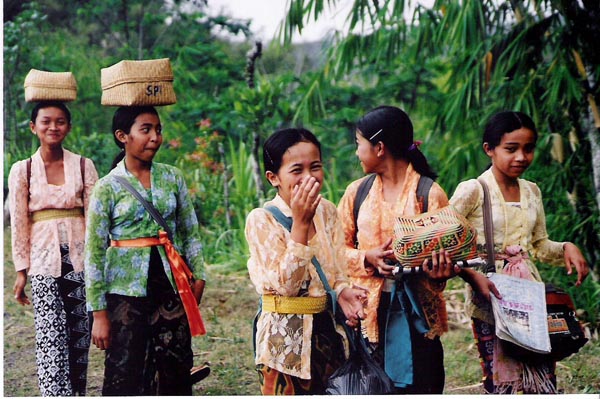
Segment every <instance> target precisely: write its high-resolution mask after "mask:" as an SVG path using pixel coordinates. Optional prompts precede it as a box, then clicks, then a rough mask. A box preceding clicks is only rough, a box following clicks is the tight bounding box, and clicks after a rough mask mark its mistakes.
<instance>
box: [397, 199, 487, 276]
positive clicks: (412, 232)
mask: <svg viewBox="0 0 600 399" xmlns="http://www.w3.org/2000/svg"><path fill="white" fill-rule="evenodd" d="M394 237H395V239H394V242H393V250H394V255H395V256H396V259H397V260H398V262H400V264H401V265H402V266H405V267H406V266H409V267H418V266H422V265H423V262H424V261H425V260H426V259H431V252H432V251H434V250H436V251H438V250H439V249H440V247H443V248H444V249H445V250H446V251H448V253H449V254H450V256H451V257H452V260H453V261H455V262H458V261H464V260H467V259H470V258H474V257H475V256H477V248H476V244H477V231H476V230H475V229H474V228H473V226H471V224H470V223H469V222H468V221H467V220H466V219H465V217H464V216H462V215H461V214H460V213H458V212H457V211H456V209H454V207H453V206H452V205H448V206H446V207H443V208H440V209H437V210H435V211H431V212H426V213H422V214H419V215H416V216H400V217H398V218H397V219H396V223H395V225H394Z"/></svg>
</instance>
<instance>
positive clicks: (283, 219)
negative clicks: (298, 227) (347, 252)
mask: <svg viewBox="0 0 600 399" xmlns="http://www.w3.org/2000/svg"><path fill="white" fill-rule="evenodd" d="M265 209H266V210H267V211H269V212H270V213H271V214H272V215H273V217H274V218H275V220H277V221H278V222H279V223H280V224H281V225H282V226H283V227H285V228H286V230H287V231H292V218H290V217H287V216H285V215H284V214H283V212H281V210H280V209H279V208H277V207H276V206H272V205H270V206H265ZM311 261H312V264H313V265H314V266H315V269H317V273H318V274H319V278H320V279H321V283H323V287H324V288H325V291H327V295H329V297H330V298H331V305H332V310H333V314H334V316H335V308H336V303H337V299H336V293H335V291H334V290H333V289H331V286H330V285H329V282H328V281H327V278H326V277H325V273H324V272H323V269H322V268H321V264H320V263H319V261H318V260H317V257H316V256H313V257H312V259H311Z"/></svg>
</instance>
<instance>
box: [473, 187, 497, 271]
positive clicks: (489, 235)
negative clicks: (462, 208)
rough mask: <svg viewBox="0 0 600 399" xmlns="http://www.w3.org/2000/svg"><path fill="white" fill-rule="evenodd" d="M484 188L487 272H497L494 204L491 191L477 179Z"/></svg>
mask: <svg viewBox="0 0 600 399" xmlns="http://www.w3.org/2000/svg"><path fill="white" fill-rule="evenodd" d="M477 180H478V181H479V184H481V187H482V188H483V231H484V234H485V250H486V252H487V258H488V264H487V270H486V272H495V271H496V262H495V258H496V255H495V254H494V221H493V220H492V204H491V200H490V190H489V188H488V185H487V184H486V182H485V181H483V179H482V178H479V179H477Z"/></svg>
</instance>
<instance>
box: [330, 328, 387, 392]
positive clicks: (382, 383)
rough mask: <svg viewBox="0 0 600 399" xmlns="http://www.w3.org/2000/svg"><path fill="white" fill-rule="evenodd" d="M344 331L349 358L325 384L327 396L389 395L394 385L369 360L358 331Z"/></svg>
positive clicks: (363, 341) (374, 363) (373, 362)
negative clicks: (346, 336)
mask: <svg viewBox="0 0 600 399" xmlns="http://www.w3.org/2000/svg"><path fill="white" fill-rule="evenodd" d="M349 330H350V329H346V333H347V335H348V340H349V341H350V357H349V358H348V360H346V362H345V363H344V364H342V366H341V367H340V368H339V369H337V370H336V371H335V372H334V373H333V374H332V375H331V377H329V380H328V382H327V389H326V392H327V394H329V395H381V394H387V393H391V392H392V390H393V389H394V385H393V383H392V381H391V380H390V378H389V377H388V376H387V374H386V373H385V371H384V370H383V369H382V368H381V367H380V366H379V365H378V364H377V363H376V362H375V361H374V360H373V359H372V358H371V355H370V354H369V352H368V350H367V345H366V343H365V340H364V338H363V336H362V334H361V333H360V331H354V330H352V331H349Z"/></svg>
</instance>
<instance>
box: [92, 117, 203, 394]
mask: <svg viewBox="0 0 600 399" xmlns="http://www.w3.org/2000/svg"><path fill="white" fill-rule="evenodd" d="M113 132H114V139H115V142H116V143H117V145H118V146H119V147H120V148H121V149H122V150H123V151H122V153H121V154H120V156H119V157H117V159H118V158H122V159H121V160H120V161H118V163H116V165H115V166H114V168H113V170H111V172H110V173H109V174H108V175H106V176H105V177H103V178H102V179H100V180H99V181H98V183H97V184H96V186H95V187H94V191H93V193H92V196H91V199H90V205H89V210H88V216H87V229H88V230H87V233H86V246H85V273H86V276H85V280H86V289H87V307H88V310H89V311H92V312H93V316H94V321H93V327H92V342H93V343H94V345H96V346H97V347H98V348H99V349H101V350H105V351H106V358H105V371H104V384H103V388H102V395H103V396H104V395H119V396H121V395H136V396H140V395H144V396H146V395H156V394H158V395H191V394H192V390H191V380H190V368H191V367H192V349H191V334H190V328H189V325H188V320H187V318H186V312H185V310H184V308H183V305H182V301H181V298H180V295H179V294H178V291H177V286H176V284H175V280H174V277H173V274H172V272H171V267H170V264H169V260H168V259H167V254H166V253H165V248H164V247H163V246H161V245H153V246H133V245H132V246H129V245H123V243H131V242H136V241H137V242H141V241H143V240H148V239H150V240H152V239H155V238H156V237H157V236H158V232H159V230H161V227H160V226H159V225H158V223H157V222H155V221H154V219H153V218H152V216H150V214H149V213H148V212H147V211H146V209H145V208H144V206H143V205H142V204H141V203H140V202H139V201H138V200H137V199H136V198H135V197H134V196H133V195H132V194H131V193H130V192H129V191H127V190H126V189H125V187H124V186H122V185H121V184H120V183H119V182H118V181H117V179H116V178H115V177H117V176H120V177H123V178H125V179H126V180H127V181H128V182H129V183H130V184H131V185H132V186H133V187H134V188H135V189H136V190H137V191H138V192H139V193H140V194H141V195H142V197H144V199H145V200H146V201H148V202H150V203H151V204H153V205H154V207H155V208H156V209H157V210H158V211H159V213H160V214H161V215H162V216H163V218H164V219H165V221H166V222H167V225H168V226H169V227H170V229H171V231H172V232H173V244H174V246H175V248H176V249H177V251H178V252H179V253H180V254H181V256H182V257H183V258H184V259H185V260H186V263H187V265H188V266H189V269H190V270H191V272H192V274H193V277H194V278H193V280H192V284H191V290H192V292H193V294H194V297H195V299H196V302H198V303H199V302H200V299H201V297H202V291H203V288H204V265H203V258H202V245H201V243H200V240H199V235H198V221H197V218H196V214H195V212H194V208H193V206H192V202H191V201H190V198H189V196H188V191H187V187H186V185H185V182H184V179H183V175H182V173H181V171H180V170H179V169H177V168H175V167H173V166H170V165H165V164H160V163H156V162H153V159H154V156H155V155H156V153H157V151H158V149H159V148H160V146H161V144H162V141H163V137H162V126H161V123H160V118H159V115H158V112H157V111H156V109H155V108H153V107H137V106H136V107H120V108H119V109H117V111H116V112H115V115H114V117H113Z"/></svg>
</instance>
